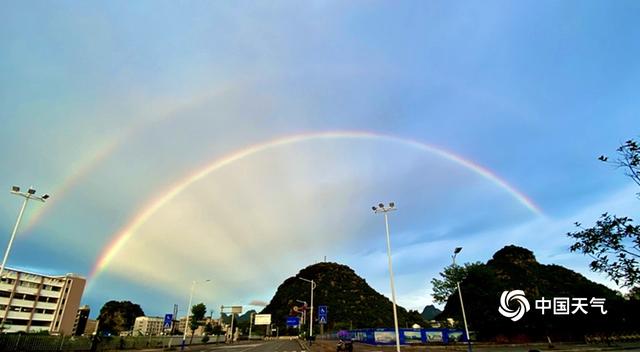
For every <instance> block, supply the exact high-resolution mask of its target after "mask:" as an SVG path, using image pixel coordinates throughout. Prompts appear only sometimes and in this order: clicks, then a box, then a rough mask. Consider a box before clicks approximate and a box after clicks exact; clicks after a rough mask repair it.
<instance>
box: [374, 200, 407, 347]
mask: <svg viewBox="0 0 640 352" xmlns="http://www.w3.org/2000/svg"><path fill="white" fill-rule="evenodd" d="M372 209H373V211H374V212H375V213H376V214H378V213H383V214H384V225H385V228H386V232H387V258H388V259H389V279H390V282H391V301H392V302H393V324H394V327H395V330H396V351H397V352H400V331H399V329H398V312H397V308H396V288H395V285H394V284H393V266H392V264H391V239H390V236H389V218H388V216H387V213H388V212H390V211H394V210H396V207H395V204H394V203H393V202H391V203H389V206H385V205H384V204H382V203H380V204H378V207H375V206H374V207H372Z"/></svg>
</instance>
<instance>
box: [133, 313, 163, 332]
mask: <svg viewBox="0 0 640 352" xmlns="http://www.w3.org/2000/svg"><path fill="white" fill-rule="evenodd" d="M163 325H164V319H163V318H160V317H137V318H136V321H135V323H133V335H134V336H135V335H146V336H155V335H160V333H162V331H163Z"/></svg>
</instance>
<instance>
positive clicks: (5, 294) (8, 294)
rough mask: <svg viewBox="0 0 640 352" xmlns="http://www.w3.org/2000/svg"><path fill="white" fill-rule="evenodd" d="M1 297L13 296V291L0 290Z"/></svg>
mask: <svg viewBox="0 0 640 352" xmlns="http://www.w3.org/2000/svg"><path fill="white" fill-rule="evenodd" d="M0 297H11V292H9V291H1V290H0Z"/></svg>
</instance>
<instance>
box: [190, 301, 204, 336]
mask: <svg viewBox="0 0 640 352" xmlns="http://www.w3.org/2000/svg"><path fill="white" fill-rule="evenodd" d="M205 314H207V306H205V305H204V303H198V304H195V305H194V306H193V307H191V316H190V317H189V329H191V340H189V341H190V342H189V343H191V341H193V335H194V334H195V333H196V329H197V328H198V327H199V326H200V325H202V321H203V320H204V315H205Z"/></svg>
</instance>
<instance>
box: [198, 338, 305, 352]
mask: <svg viewBox="0 0 640 352" xmlns="http://www.w3.org/2000/svg"><path fill="white" fill-rule="evenodd" d="M189 351H216V352H303V349H302V348H301V347H300V344H299V343H298V341H297V340H272V341H259V342H255V343H247V344H237V345H219V346H214V345H202V346H193V349H189Z"/></svg>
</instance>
